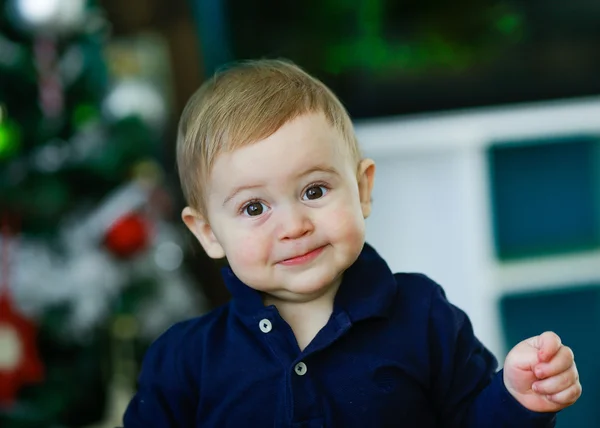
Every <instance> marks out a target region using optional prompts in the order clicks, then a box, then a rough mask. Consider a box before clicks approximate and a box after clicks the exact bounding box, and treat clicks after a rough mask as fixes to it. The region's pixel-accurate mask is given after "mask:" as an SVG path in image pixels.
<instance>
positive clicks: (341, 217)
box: [326, 207, 365, 242]
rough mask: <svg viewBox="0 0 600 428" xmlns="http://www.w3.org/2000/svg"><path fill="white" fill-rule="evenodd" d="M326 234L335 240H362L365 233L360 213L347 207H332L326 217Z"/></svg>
mask: <svg viewBox="0 0 600 428" xmlns="http://www.w3.org/2000/svg"><path fill="white" fill-rule="evenodd" d="M326 230H327V232H326V233H327V235H329V237H330V238H331V239H332V240H335V241H340V240H344V241H348V242H351V241H355V240H358V241H362V240H363V239H364V233H365V222H364V219H363V217H362V213H360V212H359V211H357V210H356V209H348V207H338V208H335V209H333V210H332V211H331V212H330V214H329V216H328V219H327V225H326Z"/></svg>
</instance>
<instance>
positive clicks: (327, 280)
mask: <svg viewBox="0 0 600 428" xmlns="http://www.w3.org/2000/svg"><path fill="white" fill-rule="evenodd" d="M306 273H307V275H298V277H296V278H293V279H292V280H291V281H290V282H289V283H288V284H289V285H288V287H286V288H287V289H288V290H289V291H291V292H293V293H296V294H319V293H320V292H323V291H325V290H327V289H328V288H329V287H331V286H333V285H335V284H336V282H337V281H338V279H339V278H340V274H339V273H333V272H327V273H326V274H325V273H321V274H318V273H316V272H315V273H312V272H310V273H309V272H306Z"/></svg>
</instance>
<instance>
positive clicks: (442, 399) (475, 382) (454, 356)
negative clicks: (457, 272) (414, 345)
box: [428, 284, 556, 428]
mask: <svg viewBox="0 0 600 428" xmlns="http://www.w3.org/2000/svg"><path fill="white" fill-rule="evenodd" d="M428 334H429V337H428V340H429V346H430V355H431V391H432V396H433V401H434V405H435V407H436V409H438V418H439V421H440V425H441V426H443V427H446V428H454V427H456V428H458V427H461V428H462V427H488V428H501V427H502V428H512V427H514V428H552V427H554V426H555V422H556V414H555V413H538V412H532V411H530V410H528V409H527V408H525V407H524V406H522V405H521V404H520V403H519V402H518V401H517V400H516V399H515V398H514V397H513V396H512V395H510V393H509V392H508V390H507V389H506V387H505V385H504V380H503V377H502V371H500V372H498V373H496V370H497V367H498V363H497V361H496V359H495V358H494V356H493V355H492V353H491V352H490V351H489V350H488V349H487V348H486V347H485V346H484V345H483V344H482V343H481V342H480V341H479V340H478V339H477V338H476V337H475V335H474V333H473V328H472V325H471V322H470V320H469V318H468V317H467V315H466V314H465V313H464V312H463V311H461V310H460V309H458V308H457V307H456V306H454V305H452V304H451V303H449V302H448V300H447V299H446V296H445V293H444V291H443V290H442V288H441V287H440V286H438V285H437V284H436V285H435V287H434V290H433V292H432V296H431V306H430V314H429V329H428Z"/></svg>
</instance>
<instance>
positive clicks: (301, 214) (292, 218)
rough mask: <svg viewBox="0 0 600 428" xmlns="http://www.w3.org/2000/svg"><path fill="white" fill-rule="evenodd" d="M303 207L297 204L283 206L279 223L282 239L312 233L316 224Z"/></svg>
mask: <svg viewBox="0 0 600 428" xmlns="http://www.w3.org/2000/svg"><path fill="white" fill-rule="evenodd" d="M303 208H304V207H302V206H297V205H293V206H289V207H285V208H283V207H282V208H281V210H280V212H279V216H280V218H279V225H278V227H279V231H278V235H279V239H280V240H289V239H298V238H302V237H303V236H305V235H310V234H311V233H312V231H313V230H314V224H313V222H312V220H311V218H310V216H309V215H308V213H307V212H306V210H305V209H303Z"/></svg>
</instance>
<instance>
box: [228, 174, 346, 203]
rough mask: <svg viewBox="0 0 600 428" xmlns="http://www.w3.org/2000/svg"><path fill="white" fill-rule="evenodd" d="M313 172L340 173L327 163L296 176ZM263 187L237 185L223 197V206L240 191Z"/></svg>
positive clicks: (261, 185) (257, 185)
mask: <svg viewBox="0 0 600 428" xmlns="http://www.w3.org/2000/svg"><path fill="white" fill-rule="evenodd" d="M314 172H325V173H328V174H333V175H340V173H339V172H338V171H337V170H336V169H335V168H333V167H331V166H327V165H315V166H313V167H310V168H308V169H307V170H305V171H303V172H301V173H300V174H298V175H297V178H301V177H304V176H307V175H310V174H312V173H314ZM261 187H263V184H250V185H244V186H238V187H236V188H234V189H233V191H232V192H231V193H230V194H229V196H227V197H226V198H225V200H224V201H223V206H225V205H227V203H228V202H229V201H231V200H232V199H233V198H235V196H236V195H237V194H238V193H240V192H243V191H244V190H251V189H259V188H261Z"/></svg>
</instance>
